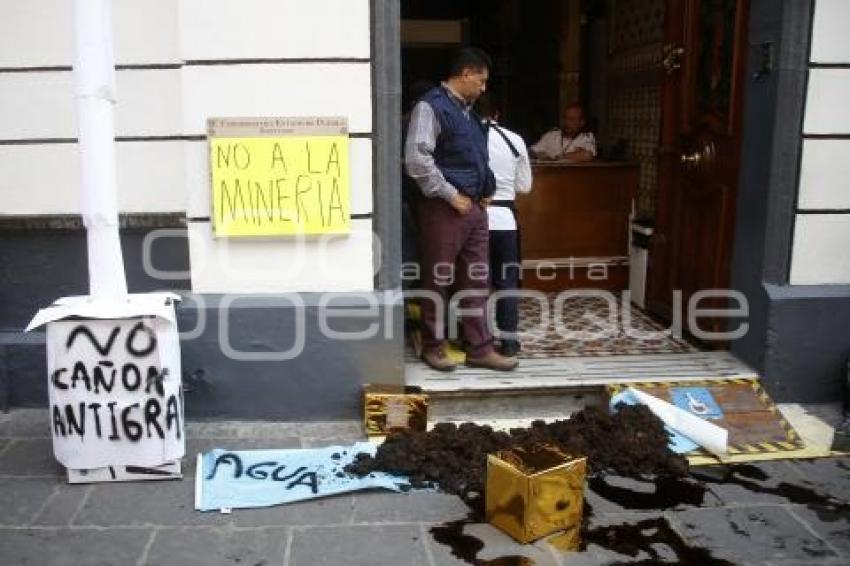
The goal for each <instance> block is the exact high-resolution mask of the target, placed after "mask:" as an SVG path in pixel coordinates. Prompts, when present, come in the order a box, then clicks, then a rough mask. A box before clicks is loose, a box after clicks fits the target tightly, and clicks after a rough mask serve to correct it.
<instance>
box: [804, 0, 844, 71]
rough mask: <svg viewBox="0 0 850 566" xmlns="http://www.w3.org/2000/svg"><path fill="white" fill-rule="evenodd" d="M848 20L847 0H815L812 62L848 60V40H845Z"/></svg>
mask: <svg viewBox="0 0 850 566" xmlns="http://www.w3.org/2000/svg"><path fill="white" fill-rule="evenodd" d="M847 22H850V2H848V1H847V0H816V3H815V15H814V34H813V35H812V55H811V57H812V63H846V62H847V61H850V41H848V40H847Z"/></svg>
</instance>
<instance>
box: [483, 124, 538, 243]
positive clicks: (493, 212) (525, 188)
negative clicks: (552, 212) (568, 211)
mask: <svg viewBox="0 0 850 566" xmlns="http://www.w3.org/2000/svg"><path fill="white" fill-rule="evenodd" d="M496 127H498V128H499V129H500V130H501V131H502V132H503V133H504V134H505V136H507V138H508V139H509V140H511V143H512V144H513V145H514V147H515V148H516V150H517V151H518V152H519V155H518V156H516V157H514V154H513V152H512V151H511V148H510V146H508V144H507V143H506V142H505V139H504V138H503V137H502V136H501V135H499V132H497V131H496V130H495V128H493V127H492V126H491V127H490V131H489V133H488V137H487V151H488V153H489V155H490V169H491V170H492V171H493V175H494V176H495V177H496V192H495V193H494V194H493V200H514V199H516V195H517V194H522V193H527V192H529V191H530V190H531V163H530V162H529V160H528V150H527V149H526V147H525V142H524V141H522V138H521V137H519V135H517V134H515V133H514V132H512V131H510V130H508V129H506V128H503V127H502V126H499V125H497V124H496ZM487 221H488V224H489V227H490V230H516V219H515V218H514V214H513V212H511V210H510V209H509V208H506V207H504V206H488V207H487Z"/></svg>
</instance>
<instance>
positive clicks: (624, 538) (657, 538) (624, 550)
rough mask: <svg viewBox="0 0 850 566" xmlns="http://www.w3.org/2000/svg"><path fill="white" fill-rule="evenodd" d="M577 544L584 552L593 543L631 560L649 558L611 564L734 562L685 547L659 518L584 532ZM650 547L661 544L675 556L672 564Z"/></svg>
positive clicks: (707, 565)
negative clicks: (639, 556)
mask: <svg viewBox="0 0 850 566" xmlns="http://www.w3.org/2000/svg"><path fill="white" fill-rule="evenodd" d="M581 541H582V542H581V547H580V549H581V550H585V549H586V548H587V545H588V544H596V545H598V546H601V547H603V548H607V549H609V550H613V551H614V552H616V553H618V554H625V555H626V556H631V557H633V558H636V557H637V556H638V555H640V554H641V553H642V552H644V553H646V554H648V555H649V558H648V559H645V560H640V561H637V562H634V561H629V562H614V564H665V563H666V564H671V563H674V564H683V565H694V566H730V565H732V566H734V562H729V561H728V560H723V559H722V558H717V557H715V556H713V555H712V554H711V552H710V551H709V550H707V549H705V548H699V547H694V546H691V545H689V544H687V543H686V542H685V541H684V540H683V539H682V537H681V536H679V534H678V533H676V531H674V530H673V529H672V528H671V527H670V523H668V522H667V519H664V518H661V517H658V518H652V519H644V520H642V521H638V522H637V523H634V524H622V525H610V526H605V527H596V528H593V529H584V531H583V532H582V535H581ZM654 545H663V546H665V547H667V548H669V549H670V550H671V551H672V552H673V553H674V554H675V555H676V562H670V561H668V560H665V559H664V557H663V556H661V554H660V553H659V552H658V549H657V548H656V547H655V546H654Z"/></svg>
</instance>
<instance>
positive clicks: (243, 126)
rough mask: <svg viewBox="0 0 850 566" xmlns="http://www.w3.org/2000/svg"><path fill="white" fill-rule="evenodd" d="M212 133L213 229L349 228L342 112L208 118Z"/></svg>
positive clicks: (236, 232) (243, 232) (223, 232)
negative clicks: (323, 115) (326, 115)
mask: <svg viewBox="0 0 850 566" xmlns="http://www.w3.org/2000/svg"><path fill="white" fill-rule="evenodd" d="M209 134H210V135H209V150H210V172H211V178H212V200H213V206H212V208H213V229H214V231H215V234H216V235H217V236H229V237H237V236H276V235H286V234H341V233H347V232H349V231H350V223H351V210H350V201H351V198H350V174H349V161H348V135H347V124H346V121H345V119H344V118H265V119H260V118H257V119H237V118H231V119H213V120H210V126H209Z"/></svg>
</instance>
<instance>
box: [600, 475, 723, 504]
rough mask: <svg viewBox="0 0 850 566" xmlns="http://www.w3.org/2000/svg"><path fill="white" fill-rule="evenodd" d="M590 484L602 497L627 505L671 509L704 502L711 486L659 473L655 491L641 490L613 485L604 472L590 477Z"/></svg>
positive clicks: (655, 481)
mask: <svg viewBox="0 0 850 566" xmlns="http://www.w3.org/2000/svg"><path fill="white" fill-rule="evenodd" d="M587 483H588V486H589V487H590V489H592V490H593V491H594V492H595V493H596V494H598V495H599V496H600V497H604V498H605V499H607V500H608V501H612V502H614V503H616V504H617V505H619V506H620V507H623V508H624V509H643V510H645V509H658V510H662V509H670V508H672V507H678V506H679V505H701V504H702V502H703V500H704V499H705V493H706V491H708V489H707V488H706V487H705V486H704V485H702V484H700V483H697V482H694V481H693V480H689V479H684V478H671V477H667V476H663V477H657V478H655V479H654V480H653V483H654V484H655V491H653V492H652V493H646V492H639V491H634V490H632V489H629V488H627V487H620V486H616V485H611V484H610V483H608V482H607V481H606V480H605V477H604V476H594V477H591V478H589V479H588V482H587Z"/></svg>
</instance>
